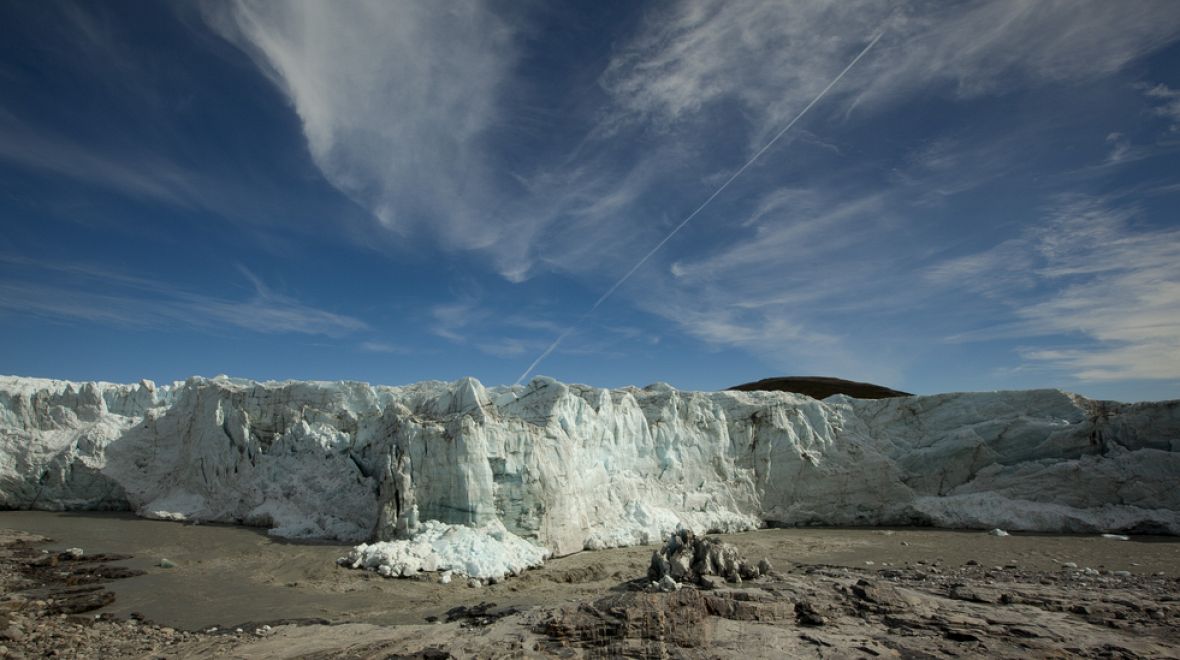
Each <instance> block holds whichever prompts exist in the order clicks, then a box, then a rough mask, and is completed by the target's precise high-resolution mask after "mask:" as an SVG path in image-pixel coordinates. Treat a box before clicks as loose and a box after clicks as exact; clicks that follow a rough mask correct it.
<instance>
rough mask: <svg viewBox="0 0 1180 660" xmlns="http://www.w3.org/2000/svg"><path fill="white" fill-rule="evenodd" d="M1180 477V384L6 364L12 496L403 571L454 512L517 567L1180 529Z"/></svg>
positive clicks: (19, 505) (37, 505)
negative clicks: (679, 553)
mask: <svg viewBox="0 0 1180 660" xmlns="http://www.w3.org/2000/svg"><path fill="white" fill-rule="evenodd" d="M1177 483H1180V401H1167V402H1155V403H1136V404H1122V403H1114V402H1103V401H1093V400H1089V399H1085V398H1083V397H1080V396H1077V395H1074V394H1070V393H1066V392H1062V391H1058V390H1031V391H1008V392H982V393H954V394H939V395H932V396H913V397H904V398H893V399H879V400H858V399H852V398H849V397H846V396H842V395H836V396H833V397H829V398H828V399H825V400H823V401H817V400H814V399H811V398H809V397H805V396H802V395H795V394H789V393H784V392H737V391H722V392H688V391H679V390H676V389H674V388H673V387H671V386H669V385H666V384H655V385H651V386H648V387H646V388H642V389H641V388H634V387H628V388H620V389H602V388H594V387H588V386H583V385H571V384H565V383H561V382H558V381H556V380H553V379H550V378H544V377H538V378H535V379H534V380H532V381H531V382H530V383H528V384H527V385H519V386H511V387H507V386H505V387H490V388H486V387H484V386H483V385H482V384H480V383H479V382H478V381H476V380H475V379H472V378H464V379H461V380H458V381H455V382H452V383H444V382H423V383H417V384H413V385H408V386H403V387H388V386H371V385H368V384H365V383H358V382H303V381H286V382H256V381H251V380H243V379H234V378H228V377H224V376H219V377H216V378H198V377H194V378H190V379H188V380H186V381H183V382H176V383H172V384H168V385H156V384H154V383H152V382H150V381H142V382H140V383H137V384H112V383H102V382H85V383H75V382H68V381H59V380H46V379H36V378H24V377H13V376H10V377H0V507H4V508H10V509H50V510H66V509H73V510H77V509H108V510H131V511H135V512H136V513H138V514H139V515H141V516H146V517H151V518H159V519H170V520H187V521H211V522H213V521H215V522H226V523H239V524H246V525H256V526H262V527H267V528H269V529H270V533H272V534H274V535H277V536H282V537H289V538H324V539H338V540H342V541H347V542H361V541H366V542H374V544H373V545H372V546H366V548H367V549H368V553H367V554H365V553H364V552H361V553H354V554H355V555H356V556H355V557H353V559H352V560H350V562H352V563H357V562H359V564H366V562H368V564H366V565H370V567H372V566H375V565H380V564H381V562H382V561H386V560H389V561H386V564H385V565H386V567H387V568H386V569H385V572H394V571H397V572H400V571H402V570H403V569H405V567H406V566H411V567H413V566H416V565H425V566H431V565H441V564H439V562H440V561H441V560H439V559H438V558H437V557H435V558H429V557H425V556H422V555H420V554H414V552H412V551H411V549H410V548H409V546H408V545H398V546H396V547H395V546H382V545H380V543H379V542H389V543H394V544H398V543H402V544H406V543H409V542H410V541H411V540H412V539H414V538H415V537H416V536H418V535H422V534H426V533H427V532H429V533H430V534H433V537H430V539H432V540H427V541H422V542H421V543H420V544H419V546H417V547H418V548H419V549H422V548H425V547H426V545H423V544H427V545H429V544H435V543H436V541H438V539H439V538H442V537H443V536H446V538H456V539H458V538H460V537H463V538H465V539H467V540H465V541H463V542H464V543H468V544H469V545H470V544H472V543H476V542H475V541H473V540H471V539H470V538H467V537H466V536H464V535H463V534H462V533H459V532H454V531H453V530H452V528H455V527H463V528H472V529H483V530H492V531H491V532H488V533H489V534H491V535H492V536H493V537H494V538H493V539H492V540H494V541H496V542H497V543H501V544H504V545H503V547H506V548H508V547H510V548H513V549H514V550H513V552H514V553H515V554H513V555H512V556H513V557H515V559H513V560H512V561H509V562H508V563H507V564H504V566H503V567H502V568H504V570H505V571H507V572H512V571H514V570H516V569H518V568H520V567H521V566H522V565H534V563H535V562H536V561H539V559H538V556H540V555H537V554H536V553H532V552H531V551H525V550H522V548H523V546H519V545H518V544H517V541H527V542H528V544H532V545H533V546H538V547H539V548H540V549H542V550H543V552H542V554H543V555H547V554H553V555H558V556H560V555H566V554H570V553H573V552H577V551H580V550H583V549H598V548H609V547H616V546H628V545H636V544H648V543H657V542H659V541H661V540H663V539H664V538H666V536H667V535H668V534H669V533H670V532H672V531H674V530H676V529H677V528H680V527H684V528H689V529H692V530H694V531H697V532H701V533H703V532H710V531H722V532H733V531H740V530H748V529H754V528H758V527H762V526H765V525H820V524H822V525H915V524H917V525H934V526H939V527H955V528H978V529H988V528H996V527H998V528H1003V529H1008V530H1023V531H1037V532H1150V533H1166V534H1180V488H1176V484H1177ZM448 530H452V531H448ZM448 534H449V536H448ZM480 542H481V543H482V542H483V541H480ZM471 547H475V546H471ZM480 547H483V546H480ZM395 555H396V557H397V558H399V559H398V561H400V562H401V563H399V564H397V565H396V566H391V564H390V562H391V561H393V560H392V559H390V557H394V556H395ZM373 557H378V559H373ZM382 557H383V558H384V559H381V558H382ZM447 561H448V562H449V563H448V565H451V564H456V563H461V562H458V560H455V559H454V558H453V557H452V558H451V559H450V560H447ZM374 562H376V563H374ZM415 562H417V564H416V563H415ZM522 562H523V563H522ZM457 570H459V571H460V572H462V571H463V569H462V567H461V566H460V567H458V569H457ZM475 570H476V571H477V572H479V571H483V572H485V573H489V574H492V573H495V571H496V570H499V569H498V568H497V569H487V570H484V569H479V568H477V569H475Z"/></svg>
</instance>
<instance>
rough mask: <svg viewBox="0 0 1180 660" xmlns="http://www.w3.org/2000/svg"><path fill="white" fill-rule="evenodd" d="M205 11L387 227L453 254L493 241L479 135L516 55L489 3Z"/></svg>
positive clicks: (339, 184) (322, 163)
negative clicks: (417, 235)
mask: <svg viewBox="0 0 1180 660" xmlns="http://www.w3.org/2000/svg"><path fill="white" fill-rule="evenodd" d="M206 9H207V11H206V16H207V19H208V21H209V22H210V23H211V24H212V25H213V26H214V27H215V28H217V29H218V30H219V31H220V32H221V33H222V34H224V35H225V36H227V37H228V38H230V39H231V40H233V41H234V42H235V43H237V44H238V45H240V46H241V47H242V48H243V49H244V50H245V51H246V52H247V53H248V54H249V55H250V56H251V57H252V58H253V59H254V61H255V62H256V63H257V64H258V65H259V67H260V68H261V69H262V70H263V71H264V72H266V73H267V74H268V75H269V76H270V78H271V79H272V80H273V81H274V82H275V84H276V85H278V86H279V87H280V88H281V89H282V90H283V91H284V92H285V93H286V95H287V97H288V99H289V100H290V102H291V104H292V106H293V107H294V109H295V111H296V112H297V113H298V115H299V118H300V119H301V121H302V124H303V133H304V135H305V137H306V139H307V145H308V149H309V151H310V152H311V156H312V158H313V159H314V161H315V163H316V165H317V166H318V167H319V169H320V171H322V172H323V174H324V176H325V177H326V178H327V179H328V181H329V182H331V183H332V185H334V186H335V187H336V188H338V189H339V190H340V191H341V192H343V193H344V194H346V195H348V196H349V197H351V198H352V199H354V200H355V201H356V202H358V203H359V204H361V205H362V206H363V207H365V208H367V209H369V210H370V211H371V212H372V213H373V214H374V215H375V216H376V217H377V218H378V219H379V220H380V222H381V224H382V225H383V226H384V227H386V228H387V229H389V230H391V231H395V232H398V233H401V234H412V233H416V232H424V233H427V234H430V235H432V236H433V238H435V239H437V240H439V241H441V243H442V244H443V245H445V246H449V247H453V248H459V249H480V248H485V247H487V246H488V245H490V244H493V243H495V242H496V241H497V240H499V238H500V232H501V231H502V229H503V228H502V227H501V226H499V225H498V224H497V223H494V222H490V221H489V218H488V217H487V210H488V208H489V206H490V205H491V204H490V200H491V199H492V192H491V185H492V179H491V176H492V171H493V165H492V164H491V163H490V162H489V161H488V159H487V157H486V154H485V147H484V144H483V140H484V138H485V137H486V136H485V133H486V131H487V129H488V128H489V127H490V126H492V125H493V124H494V123H495V122H496V121H497V119H498V117H499V113H500V110H499V106H498V102H499V96H500V94H502V93H503V90H502V89H501V85H502V83H503V82H504V80H505V79H506V77H507V76H508V74H509V71H510V68H511V66H512V64H513V62H514V57H515V54H514V47H513V42H512V31H511V30H510V28H509V26H508V25H507V24H506V23H505V22H504V21H503V20H502V19H501V18H500V17H499V16H498V15H496V14H495V13H493V12H492V11H491V10H490V9H489V7H488V6H487V3H484V2H464V3H460V4H454V5H447V6H445V7H444V6H441V5H437V4H433V3H409V2H394V3H391V2H380V1H367V0H357V1H354V2H347V3H332V4H324V3H319V2H309V1H296V2H282V3H273V2H249V1H243V2H235V3H232V4H213V3H210V4H209V5H206Z"/></svg>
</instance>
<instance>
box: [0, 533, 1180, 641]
mask: <svg viewBox="0 0 1180 660" xmlns="http://www.w3.org/2000/svg"><path fill="white" fill-rule="evenodd" d="M0 527H7V528H12V529H19V530H23V531H28V532H33V533H37V534H43V535H45V536H49V537H51V538H53V539H55V542H54V543H53V544H51V545H50V546H49V547H56V548H65V547H70V546H78V547H81V548H83V549H84V550H85V551H87V552H91V553H95V552H113V553H121V554H130V555H134V557H135V558H134V559H131V560H128V561H127V562H125V563H126V564H127V565H129V566H133V567H136V568H142V569H144V570H146V571H147V573H146V574H145V575H142V576H139V577H134V578H129V579H125V580H119V581H117V582H114V583H112V584H110V585H109V588H110V589H111V590H112V591H114V592H115V593H116V595H117V600H116V601H115V603H114V604H113V605H111V606H110V607H108V608H106V610H104V611H110V612H112V613H114V614H116V615H120V616H126V615H127V614H129V613H131V612H141V613H143V614H144V615H146V616H147V617H148V618H149V619H151V620H153V621H155V622H158V623H161V624H164V625H169V626H173V627H177V628H184V629H190V630H191V629H203V628H208V627H210V626H214V625H220V626H227V625H230V626H232V625H236V624H239V623H244V622H267V621H275V620H279V619H294V618H321V619H327V620H329V621H332V622H345V621H348V622H365V623H392V624H399V623H422V622H423V620H424V618H425V617H427V616H432V615H433V616H438V615H440V614H442V613H443V612H445V611H446V610H448V609H450V608H452V607H455V606H457V605H473V604H476V603H479V602H480V601H485V600H486V601H493V602H496V603H498V604H500V605H520V606H532V605H555V604H560V603H563V602H568V601H572V600H576V599H578V598H582V597H585V596H587V595H594V594H600V593H603V592H605V591H607V590H609V589H611V588H617V587H618V586H619V585H620V584H621V583H623V582H625V581H626V580H629V579H631V578H634V577H638V576H640V575H642V574H643V573H644V571H645V570H646V568H647V562H648V559H649V557H650V556H651V551H652V548H650V547H648V548H624V549H618V550H606V551H600V552H583V553H579V554H577V555H573V556H570V557H563V558H561V559H556V560H552V561H550V562H548V563H547V564H546V565H545V566H544V567H543V568H541V569H537V570H534V571H529V572H528V573H526V574H525V575H523V576H522V577H519V578H514V579H509V580H507V581H506V582H504V583H501V584H497V585H492V586H486V587H482V588H478V589H475V588H469V587H467V586H465V584H464V583H463V582H462V581H461V580H456V581H454V582H453V583H452V584H449V585H441V584H437V583H436V582H434V581H430V580H386V579H382V578H380V577H378V576H376V575H375V574H372V573H368V572H365V571H352V570H347V569H343V568H340V567H338V566H336V563H335V561H336V558H337V557H339V556H341V555H343V554H345V553H346V552H347V551H348V549H349V546H346V545H339V544H325V543H292V542H287V541H282V540H279V539H274V538H271V537H269V536H267V535H266V532H265V530H260V529H253V528H246V527H235V526H226V525H184V524H180V523H173V522H162V521H152V520H143V519H139V518H135V517H133V516H130V515H128V514H109V513H49V512H40V511H6V512H0ZM725 538H726V539H727V540H729V541H730V542H732V543H735V544H737V545H738V547H739V548H740V550H741V551H742V554H744V555H745V556H747V557H751V558H755V559H757V558H762V557H767V558H769V559H770V560H771V562H772V563H774V564H775V565H776V566H778V567H780V568H783V567H788V566H789V565H790V564H791V563H804V564H810V563H823V564H835V565H844V566H855V567H859V568H862V569H868V570H875V569H879V568H888V567H890V566H903V565H906V564H907V563H908V564H916V563H918V562H927V563H931V562H935V561H941V562H942V565H943V566H958V565H961V564H964V563H966V562H967V561H969V560H974V561H977V562H979V563H980V564H983V565H984V566H990V565H997V566H1003V565H1005V564H1013V563H1014V564H1016V565H1018V566H1020V567H1021V568H1025V569H1034V570H1056V569H1058V568H1059V567H1060V565H1061V563H1062V562H1067V561H1072V562H1075V563H1077V564H1078V565H1079V566H1080V567H1086V566H1089V567H1093V568H1096V569H1103V568H1104V569H1107V570H1112V571H1114V570H1127V571H1131V572H1132V573H1156V572H1163V573H1165V574H1167V575H1169V576H1180V542H1178V539H1175V538H1166V537H1133V539H1132V540H1131V541H1114V540H1109V539H1104V538H1101V537H1099V536H1096V535H1085V536H1068V535H1024V534H1014V535H1012V536H1009V537H994V536H989V535H987V534H986V533H984V532H979V531H947V530H932V529H897V530H881V529H827V528H807V529H777V530H763V531H758V532H749V533H745V534H734V535H730V536H727V537H725ZM165 558H166V559H168V560H170V561H171V562H173V563H175V564H176V566H175V567H174V568H167V569H166V568H161V567H160V566H159V563H160V560H161V559H165ZM869 562H872V563H871V564H870V563H869Z"/></svg>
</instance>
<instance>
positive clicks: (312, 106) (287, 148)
mask: <svg viewBox="0 0 1180 660" xmlns="http://www.w3.org/2000/svg"><path fill="white" fill-rule="evenodd" d="M0 25H3V26H4V27H3V28H2V29H3V33H4V38H3V39H0V372H3V373H9V374H18V375H30V376H43V377H54V378H69V379H79V380H84V379H102V380H112V381H135V380H138V379H140V378H150V379H154V380H157V381H171V380H175V379H182V378H185V377H187V376H189V375H194V374H199V375H207V376H211V375H215V374H218V373H229V374H233V375H238V376H244V377H252V378H260V379H270V378H275V379H286V378H299V379H356V380H366V381H370V382H376V383H385V384H399V383H406V382H411V381H417V380H424V379H443V380H451V379H455V378H458V377H461V376H465V375H472V376H475V377H477V378H479V379H480V380H482V381H483V382H485V383H487V384H500V383H511V382H513V381H515V380H516V379H517V378H518V377H519V376H520V375H521V374H522V372H524V371H525V369H526V368H528V366H529V365H530V364H531V363H532V362H533V361H534V360H536V359H537V358H538V356H540V355H542V354H543V353H544V351H545V350H546V349H547V348H548V347H550V346H552V345H553V342H554V340H555V339H556V338H557V337H559V336H561V335H562V334H563V333H564V332H566V331H567V329H569V328H571V327H572V328H573V330H572V331H570V332H569V333H568V335H567V336H566V337H565V339H564V340H563V341H562V342H561V343H560V344H559V345H558V346H557V347H556V348H555V350H553V351H552V353H550V354H549V355H548V356H547V357H546V358H545V359H544V360H543V361H542V362H541V363H540V365H539V366H538V369H537V372H538V373H542V374H546V375H550V376H553V377H556V378H559V379H561V380H566V381H575V382H584V383H590V384H594V385H601V386H620V385H626V384H636V385H644V384H647V383H651V382H654V381H666V382H670V383H672V384H673V385H676V386H678V387H683V388H692V389H717V388H722V387H726V386H729V385H734V384H737V383H740V382H745V381H749V380H754V379H758V378H762V377H767V376H772V375H788V374H790V375H803V374H815V375H832V376H839V377H844V378H851V379H856V380H868V381H873V382H878V383H882V384H885V385H889V386H892V387H897V388H900V389H905V390H909V391H913V392H919V393H934V392H941V391H953V390H993V389H1013V388H1032V387H1060V388H1064V389H1068V390H1071V391H1076V392H1080V393H1083V394H1086V395H1089V396H1094V397H1100V398H1114V399H1121V400H1141V399H1163V398H1180V214H1178V213H1177V209H1178V208H1180V3H1176V2H1171V1H1168V0H1163V1H1160V2H1146V1H1144V2H1139V1H1132V2H1119V3H1114V2H1101V1H1095V2H1056V1H1052V0H1045V1H1041V2H1026V1H1024V0H1012V1H995V2H962V3H944V2H927V1H913V2H893V3H885V2H877V1H875V0H873V1H858V0H830V1H826V2H825V1H814V2H791V3H779V2H756V1H753V0H751V1H739V2H732V1H722V0H716V1H702V2H683V3H681V2H659V3H632V2H597V3H541V2H504V1H500V2H476V1H474V0H473V1H471V2H455V3H434V2H385V1H380V2H378V1H374V2H364V1H359V0H358V1H347V2H330V3H327V2H297V1H291V2H279V3H275V2H216V3H209V4H201V3H117V2H108V3H101V2H87V3H61V2H16V1H4V2H0ZM878 33H882V36H881V39H880V41H879V42H877V44H876V45H875V46H874V47H873V48H872V49H871V50H870V51H869V52H868V53H866V54H865V56H864V57H863V59H862V60H860V61H859V62H858V63H857V65H856V66H855V67H853V68H852V69H851V70H850V71H849V72H848V74H847V75H846V76H845V77H844V78H842V79H841V80H840V81H839V82H838V83H837V84H836V85H834V86H833V87H832V88H831V90H830V91H829V92H828V93H827V94H826V95H823V97H822V98H820V100H819V101H818V102H816V103H815V105H814V106H813V107H812V108H811V110H810V111H808V112H807V114H806V115H804V116H803V117H802V118H801V119H799V121H798V122H797V123H796V124H795V125H794V126H793V127H792V128H791V129H790V131H788V132H787V133H786V134H785V135H784V137H783V138H782V139H781V140H780V141H778V142H777V143H775V144H774V145H773V147H772V148H770V149H768V150H767V151H766V152H765V153H763V154H762V155H761V156H760V157H759V158H758V159H757V160H756V161H755V162H754V163H753V164H752V165H751V166H750V167H749V168H748V169H746V170H745V171H744V172H743V173H742V174H741V176H740V177H738V178H737V179H736V180H734V182H733V183H732V185H730V186H728V187H727V188H726V189H725V190H724V191H723V192H722V193H721V194H720V195H718V196H717V197H716V198H715V199H714V200H713V201H712V202H711V203H709V205H708V206H707V207H706V208H705V209H704V210H702V211H701V213H699V214H698V215H697V216H695V217H693V219H692V220H691V222H689V223H688V224H686V225H684V227H683V228H682V229H681V230H680V231H679V232H677V233H676V234H675V235H674V236H672V237H671V239H669V240H668V241H667V242H666V243H665V244H664V245H663V246H662V247H661V248H660V249H659V250H658V251H657V252H656V253H654V254H653V255H652V256H651V258H650V259H649V260H648V261H646V262H645V263H644V264H643V265H642V267H640V268H639V269H637V270H635V272H634V274H633V275H632V276H630V277H629V278H628V279H627V280H626V281H625V282H623V284H622V285H621V286H619V287H618V289H617V290H615V291H614V292H613V293H612V294H611V295H610V296H609V298H608V299H607V300H605V301H604V302H603V304H601V305H600V306H599V307H598V308H597V309H595V310H594V311H593V313H592V314H589V315H588V316H587V315H586V312H587V310H588V309H590V307H591V306H592V305H593V304H594V302H595V301H596V300H598V299H599V298H600V297H601V296H602V295H603V294H604V293H606V292H607V291H609V290H611V288H612V286H613V285H614V284H615V283H617V282H618V281H619V280H620V278H622V277H623V276H624V275H625V274H626V273H627V272H628V271H629V270H630V269H631V268H632V267H633V266H635V264H637V263H638V262H639V261H640V259H642V258H643V257H644V255H645V254H647V253H648V252H649V251H650V250H651V249H652V248H653V247H654V246H656V245H657V244H659V243H660V241H661V240H662V239H664V238H665V237H667V236H668V235H669V233H670V232H672V230H673V229H674V228H675V227H677V225H679V224H680V223H681V222H682V221H683V220H684V219H685V218H686V217H688V215H689V214H690V213H692V212H693V210H694V209H696V208H697V207H699V206H700V205H701V203H702V202H704V201H705V200H706V199H707V198H709V196H710V195H711V194H712V193H713V192H714V191H715V190H717V188H718V187H719V186H720V185H721V184H722V183H723V182H725V181H726V180H727V178H729V177H730V176H731V175H732V174H733V173H734V172H735V171H737V170H738V169H739V168H740V167H741V166H742V165H743V164H745V163H746V162H748V161H749V160H750V159H751V157H753V156H754V155H755V154H756V153H758V151H759V150H760V149H761V148H762V147H763V146H764V145H765V144H766V143H767V142H768V141H769V140H770V139H771V138H773V137H774V136H775V135H776V134H777V133H778V132H779V131H780V130H782V128H783V127H785V126H786V125H788V123H789V122H791V121H792V120H793V119H795V118H796V117H797V116H798V114H799V113H800V111H802V110H803V109H804V107H806V106H807V105H808V103H809V102H811V101H812V100H813V99H815V98H816V97H817V95H818V94H819V93H820V91H821V90H823V89H824V88H825V86H827V85H828V84H829V83H831V82H832V81H833V79H834V78H835V77H836V76H837V74H839V73H840V71H841V70H842V69H844V67H845V66H847V65H848V63H849V62H850V61H851V60H852V58H853V57H854V56H856V55H857V53H859V52H861V50H862V49H863V48H864V47H865V46H866V44H868V43H869V42H870V40H871V39H872V38H873V37H874V36H875V35H876V34H878Z"/></svg>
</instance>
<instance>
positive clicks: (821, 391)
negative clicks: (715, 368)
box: [729, 376, 913, 399]
mask: <svg viewBox="0 0 1180 660" xmlns="http://www.w3.org/2000/svg"><path fill="white" fill-rule="evenodd" d="M729 389H731V390H741V391H742V392H759V391H762V392H795V393H796V394H806V395H807V396H809V397H811V398H813V399H826V398H828V397H830V396H832V395H833V394H847V395H848V396H850V397H854V398H857V399H888V398H890V397H895V396H913V395H912V394H910V393H909V392H899V391H897V390H891V389H889V388H888V387H881V386H880V385H873V384H872V383H858V382H856V381H853V380H844V379H843V378H828V377H826V376H783V377H781V378H763V379H762V380H760V381H758V382H756V383H746V384H744V385H737V386H734V387H731V388H729Z"/></svg>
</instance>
